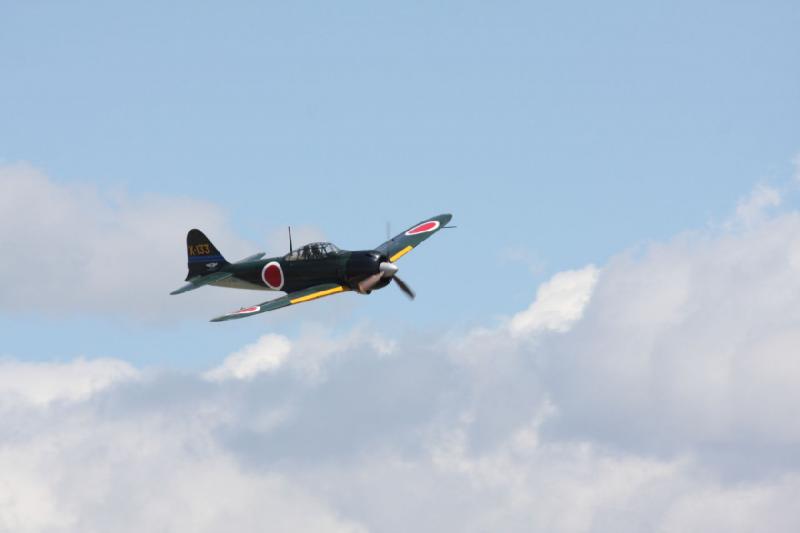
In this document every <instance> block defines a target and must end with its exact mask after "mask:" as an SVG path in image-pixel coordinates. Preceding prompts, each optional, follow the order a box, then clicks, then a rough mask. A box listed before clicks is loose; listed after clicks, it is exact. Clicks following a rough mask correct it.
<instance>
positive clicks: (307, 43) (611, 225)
mask: <svg viewBox="0 0 800 533" xmlns="http://www.w3.org/2000/svg"><path fill="white" fill-rule="evenodd" d="M0 9H2V20H3V22H2V25H3V31H2V32H0V69H2V72H3V73H4V75H3V80H4V81H3V83H2V84H0V106H2V107H0V114H1V115H2V126H0V157H2V159H3V160H4V161H5V162H7V163H11V162H19V161H24V162H29V163H30V164H32V165H34V166H35V167H37V168H39V169H42V170H43V171H44V172H46V173H47V175H48V176H49V177H50V178H51V179H52V180H54V181H55V182H57V183H62V184H95V185H97V186H98V187H100V188H101V189H102V190H106V191H108V190H111V191H117V190H120V189H121V190H125V191H127V192H128V193H129V194H131V195H134V196H136V195H139V196H141V197H146V196H147V195H152V194H157V195H162V196H167V197H190V198H195V199H200V200H207V201H209V202H212V203H214V204H215V205H218V206H219V207H220V208H221V209H222V210H223V211H224V213H225V214H226V216H227V217H228V219H229V223H230V225H231V226H232V228H234V229H235V231H236V232H237V233H238V234H239V235H241V236H242V237H244V238H247V239H249V240H250V241H251V242H253V243H256V245H258V246H261V247H262V248H263V247H264V243H265V240H266V235H267V234H268V233H270V234H274V233H275V232H276V231H278V230H279V229H280V228H283V227H285V226H286V225H288V224H293V225H297V226H309V227H313V228H317V229H318V230H320V231H322V232H323V233H324V235H325V236H326V237H327V238H328V239H330V240H332V241H334V242H336V243H337V244H339V245H340V246H341V247H344V248H363V247H369V246H371V245H375V244H377V243H379V242H380V241H381V240H382V238H383V236H384V232H385V223H386V221H390V222H391V224H392V225H393V227H394V228H400V227H401V226H405V225H408V224H411V223H413V222H415V221H417V220H419V219H421V218H424V217H426V216H428V215H430V214H435V213H440V212H452V213H454V215H455V219H454V223H456V224H458V225H459V228H460V229H459V230H458V231H456V232H451V233H450V234H446V235H442V236H439V237H437V239H436V240H435V241H432V242H431V243H429V244H426V246H425V248H424V249H421V250H420V251H419V252H418V254H415V255H416V257H414V258H413V259H411V260H410V261H408V262H407V265H404V273H405V274H406V278H407V279H408V281H409V282H410V283H412V286H414V287H415V288H416V289H417V291H418V292H419V293H420V294H421V295H424V300H420V301H418V302H417V303H416V304H415V305H414V306H413V307H412V306H409V305H407V304H406V302H404V301H402V299H401V298H398V295H391V296H389V295H387V294H386V292H388V291H384V293H381V294H380V295H378V297H377V298H371V299H369V300H363V301H359V302H358V304H357V305H354V307H353V309H352V310H351V312H352V316H353V318H354V319H358V318H365V317H383V319H385V320H391V321H392V323H394V324H397V325H399V324H404V323H411V322H416V321H419V320H423V321H425V322H428V323H430V322H434V323H436V322H442V323H444V322H456V323H458V322H464V323H470V322H474V321H481V320H484V319H486V318H487V317H493V316H497V315H503V314H509V313H512V312H514V311H515V310H516V309H518V308H519V307H520V306H522V305H525V304H526V303H527V302H528V301H529V300H530V298H531V297H532V295H533V294H534V291H535V287H536V284H537V283H538V282H539V281H541V280H542V279H544V277H545V276H546V275H548V274H549V273H552V272H555V271H558V270H561V269H565V268H576V267H580V266H583V265H585V264H587V263H602V262H603V261H605V260H606V259H607V258H608V257H610V256H611V255H613V254H614V253H617V252H619V251H620V250H623V249H626V248H629V247H631V246H635V245H637V244H640V243H643V242H648V241H650V240H654V239H661V238H667V237H669V236H671V235H673V234H675V233H676V232H680V231H682V230H685V229H689V228H696V227H702V226H703V225H705V224H707V223H708V222H709V221H715V220H719V219H721V218H723V217H724V216H725V214H726V213H728V212H730V210H731V209H732V207H733V206H734V205H735V203H736V201H737V200H738V199H739V198H741V197H742V196H743V195H745V194H746V193H747V192H748V191H749V190H750V188H751V187H752V186H753V184H754V183H756V182H759V181H762V182H764V181H765V182H768V183H775V182H777V183H779V184H780V183H785V182H786V181H787V180H788V176H790V174H791V159H792V156H793V154H794V153H795V152H796V151H797V149H798V146H797V145H798V142H797V138H798V130H800V121H798V120H797V119H798V116H800V101H798V98H797V94H800V76H799V75H798V73H797V69H796V68H795V66H796V58H797V56H798V53H800V39H798V38H797V35H796V31H795V30H796V28H797V27H798V22H799V20H798V19H800V15H799V14H798V10H797V9H796V6H795V5H793V3H791V2H771V3H769V5H763V4H748V3H730V2H706V3H703V4H702V5H697V4H696V3H693V2H687V3H670V4H655V3H653V4H647V5H643V4H642V3H639V2H618V3H603V4H597V3H592V2H587V3H561V4H535V3H526V2H509V3H505V4H502V5H498V6H494V7H493V8H489V7H487V6H486V5H485V4H483V3H480V2H465V3H459V4H457V5H453V4H449V3H438V4H435V5H426V4H417V3H412V4H403V5H381V6H377V5H374V4H372V3H361V2H348V3H346V4H345V5H339V6H336V7H333V6H320V5H317V4H315V3H292V4H291V5H281V4H269V5H268V4H264V3H260V2H244V3H238V4H236V5H234V6H230V5H222V4H215V3H208V2H201V3H198V2H183V3H181V2H176V3H170V4H169V5H167V6H165V5H163V3H156V2H153V3H148V2H144V3H141V2H137V3H135V4H130V5H128V6H118V5H115V6H110V5H104V4H102V3H98V2H77V3H69V4H65V3H61V2H26V3H7V4H5V5H4V6H3V7H2V8H0ZM194 225H196V223H195V221H193V220H191V219H187V220H186V229H188V228H189V227H192V226H194ZM212 239H214V237H213V236H212ZM214 240H215V241H219V239H214ZM217 245H218V247H220V248H221V249H222V250H223V252H224V251H225V249H226V247H225V243H224V242H217ZM176 246H180V243H176ZM267 251H268V252H276V253H277V252H281V253H282V252H283V250H267ZM531 265H532V266H533V268H531ZM532 270H533V272H532ZM153 275H154V276H159V275H161V274H160V271H159V269H158V268H154V269H153ZM179 282H180V280H179V279H176V280H175V283H176V284H177V283H179ZM476 294H479V295H480V296H479V299H476ZM189 297H191V296H189ZM253 297H254V296H253V294H252V293H246V292H243V293H242V294H241V299H242V304H250V303H254V302H251V300H253ZM256 299H258V295H256ZM217 311H219V309H214V308H209V309H208V315H209V316H215V315H216V314H217ZM30 319H31V317H29V316H26V317H25V318H24V319H23V320H22V322H23V326H22V330H23V331H25V333H24V334H23V335H22V337H21V338H28V336H29V331H28V329H29V328H25V326H24V324H31V325H30V326H29V327H37V326H35V325H33V324H32V323H29V322H28V320H30ZM2 320H3V321H4V322H5V323H6V324H7V325H11V324H16V323H17V321H19V320H20V319H19V318H17V317H15V313H6V316H5V317H4V318H3V319H2ZM45 320H47V319H45ZM73 320H77V321H78V323H81V324H84V323H92V322H93V321H97V320H104V319H102V318H100V317H83V318H81V317H77V318H73ZM256 320H261V324H262V326H263V325H266V326H267V327H269V325H270V323H271V322H272V321H273V320H274V319H271V318H266V319H256ZM50 325H51V326H52V327H54V328H56V329H60V330H61V333H62V335H66V336H67V337H68V338H69V337H72V340H78V338H85V336H84V335H83V333H82V332H83V331H84V327H83V326H81V327H77V328H76V331H77V332H78V333H76V334H75V335H77V337H76V336H75V335H71V334H70V333H69V331H70V330H72V329H73V327H74V326H73V325H72V323H70V325H69V326H67V327H64V326H63V322H61V321H60V320H57V321H55V322H53V323H52V324H50ZM195 326H196V327H205V326H202V325H195ZM111 327H113V328H115V333H114V336H115V338H117V336H122V337H124V338H125V339H126V341H125V342H127V341H134V339H135V338H139V337H140V336H141V335H140V333H132V332H130V331H129V330H128V329H127V328H128V327H138V326H126V325H123V324H114V325H113V326H111ZM182 327H186V328H188V329H187V330H186V331H190V330H191V329H192V327H193V325H185V326H182ZM4 329H5V328H4ZM14 329H16V326H14ZM158 334H159V335H163V336H164V337H165V340H166V339H167V338H170V337H171V335H170V334H169V332H165V331H160V332H158ZM217 334H218V331H214V333H213V335H217ZM184 336H185V331H184V330H181V332H180V333H179V334H178V335H177V336H173V337H171V338H172V339H173V341H172V344H170V343H168V345H170V346H173V345H174V343H175V342H179V339H180V338H183V337H184ZM12 343H13V341H12ZM19 344H22V343H21V342H20V343H19ZM47 346H48V342H44V343H43V344H42V345H41V346H39V347H38V348H37V350H38V349H41V348H47ZM101 349H102V345H101V344H99V343H98V344H97V345H90V346H87V347H86V350H87V351H89V352H97V351H98V350H101Z"/></svg>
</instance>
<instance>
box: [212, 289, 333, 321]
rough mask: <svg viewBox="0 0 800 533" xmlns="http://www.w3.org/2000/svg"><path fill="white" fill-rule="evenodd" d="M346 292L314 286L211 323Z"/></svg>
mask: <svg viewBox="0 0 800 533" xmlns="http://www.w3.org/2000/svg"><path fill="white" fill-rule="evenodd" d="M347 290H349V289H347V288H345V287H343V286H342V285H337V284H335V283H325V284H323V285H315V286H313V287H309V288H307V289H303V290H300V291H295V292H290V293H289V294H287V295H286V296H281V297H280V298H275V299H274V300H269V301H267V302H263V303H260V304H258V305H254V306H252V307H243V308H241V309H239V310H238V311H233V312H231V313H228V314H225V315H222V316H218V317H217V318H212V319H211V322H224V321H225V320H234V319H237V318H245V317H248V316H253V315H258V314H260V313H266V312H267V311H274V310H276V309H280V308H282V307H287V306H290V305H295V304H299V303H303V302H308V301H311V300H316V299H317V298H323V297H325V296H330V295H332V294H337V293H340V292H344V291H347Z"/></svg>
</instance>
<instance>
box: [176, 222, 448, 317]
mask: <svg viewBox="0 0 800 533" xmlns="http://www.w3.org/2000/svg"><path fill="white" fill-rule="evenodd" d="M451 218H452V215H449V214H444V215H438V216H435V217H432V218H429V219H427V220H424V221H422V222H420V223H419V224H416V225H414V226H411V227H410V228H408V229H407V230H406V231H404V232H403V233H401V234H399V235H397V236H395V237H392V238H391V239H389V240H388V241H386V242H385V243H383V244H381V245H380V246H378V247H377V248H375V249H373V250H359V251H346V250H340V249H339V248H337V247H336V246H335V245H333V244H331V243H329V242H314V243H311V244H306V245H305V246H302V247H301V248H298V249H297V250H293V249H292V244H291V230H290V233H289V253H288V254H286V255H284V256H283V257H270V258H268V259H264V255H266V254H264V253H263V252H262V253H258V254H255V255H251V256H249V257H246V258H244V259H242V260H240V261H236V262H235V263H229V262H228V261H226V260H225V258H224V257H223V256H222V254H221V253H220V252H219V250H218V249H217V248H216V247H215V246H214V245H213V244H211V241H210V240H208V237H206V236H205V235H204V234H203V232H202V231H200V230H197V229H193V230H190V231H189V233H188V235H187V236H186V248H187V253H188V256H189V261H188V263H189V274H188V275H187V276H186V281H188V283H187V284H186V285H184V286H183V287H181V288H179V289H177V290H175V291H172V292H171V293H170V294H180V293H182V292H186V291H191V290H193V289H197V288H200V287H202V286H204V285H214V286H217V287H233V288H238V289H255V290H262V291H283V292H285V293H286V295H285V296H281V297H279V298H275V299H273V300H268V301H266V302H263V303H260V304H257V305H253V306H251V307H243V308H241V309H239V310H238V311H233V312H231V313H228V314H225V315H222V316H219V317H217V318H214V319H212V320H211V321H212V322H222V321H223V320H232V319H235V318H244V317H248V316H253V315H257V314H259V313H264V312H266V311H274V310H275V309H280V308H282V307H287V306H289V305H295V304H299V303H302V302H308V301H310V300H316V299H317V298H322V297H324V296H330V295H332V294H338V293H340V292H345V291H354V292H357V293H359V294H370V293H371V292H372V291H374V290H377V289H382V288H383V287H386V286H387V285H389V284H390V283H391V282H393V281H394V282H395V284H396V285H397V286H398V288H400V290H402V291H403V292H404V293H405V294H406V295H407V296H408V297H409V298H412V299H413V298H414V291H412V290H411V288H409V286H408V285H406V283H405V282H404V281H403V280H402V279H400V278H399V277H398V276H397V271H398V267H397V265H396V264H395V263H396V262H397V260H398V259H400V258H401V257H403V256H404V255H406V254H407V253H408V252H410V251H411V250H413V249H414V248H415V247H416V246H417V245H418V244H419V243H421V242H422V241H424V240H425V239H427V238H428V237H430V236H431V235H433V234H434V233H436V232H437V231H439V230H440V229H442V228H444V227H447V223H448V222H450V219H451Z"/></svg>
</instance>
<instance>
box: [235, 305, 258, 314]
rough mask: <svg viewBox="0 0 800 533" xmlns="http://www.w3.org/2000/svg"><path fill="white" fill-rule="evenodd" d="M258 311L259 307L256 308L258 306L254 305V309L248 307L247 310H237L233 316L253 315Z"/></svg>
mask: <svg viewBox="0 0 800 533" xmlns="http://www.w3.org/2000/svg"><path fill="white" fill-rule="evenodd" d="M259 309H261V307H260V306H258V305H256V306H254V307H248V308H247V309H239V310H238V311H236V312H235V313H234V314H236V315H240V314H245V313H255V312H256V311H258V310H259Z"/></svg>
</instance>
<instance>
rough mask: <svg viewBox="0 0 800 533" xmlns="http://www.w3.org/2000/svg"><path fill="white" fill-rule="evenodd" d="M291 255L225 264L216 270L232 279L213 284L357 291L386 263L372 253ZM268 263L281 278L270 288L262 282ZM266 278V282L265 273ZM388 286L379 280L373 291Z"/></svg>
mask: <svg viewBox="0 0 800 533" xmlns="http://www.w3.org/2000/svg"><path fill="white" fill-rule="evenodd" d="M291 255H292V254H289V255H286V256H283V257H272V258H269V259H258V260H255V261H247V262H242V263H228V264H226V265H224V266H222V267H221V268H220V269H219V270H218V271H219V272H229V273H231V274H233V276H232V277H230V278H227V279H224V280H222V281H218V282H213V283H212V285H217V286H220V287H234V288H241V289H255V290H278V291H283V292H295V291H299V290H302V289H306V288H309V287H313V286H315V285H321V284H325V283H335V284H339V285H343V286H345V287H348V288H350V289H353V290H358V283H359V282H360V281H362V280H364V279H366V278H367V277H369V276H372V275H374V274H377V273H379V272H380V270H379V265H380V263H381V262H382V261H387V260H388V258H387V257H386V255H385V254H381V253H380V252H378V251H375V250H361V251H345V250H338V251H337V252H335V253H331V254H328V255H327V256H325V257H317V258H295V259H291ZM270 263H277V264H278V265H279V266H280V271H281V272H282V278H283V279H282V281H283V283H282V284H278V283H273V284H272V285H270V284H269V283H268V282H267V281H266V280H265V267H267V265H269V264H270ZM270 268H272V267H270ZM273 271H274V268H273ZM266 278H267V279H269V275H268V274H267V275H266ZM388 283H389V280H388V279H386V280H381V281H380V282H379V283H378V284H377V285H375V286H374V287H372V289H373V290H374V289H379V288H382V287H384V286H386V285H387V284H388Z"/></svg>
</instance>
